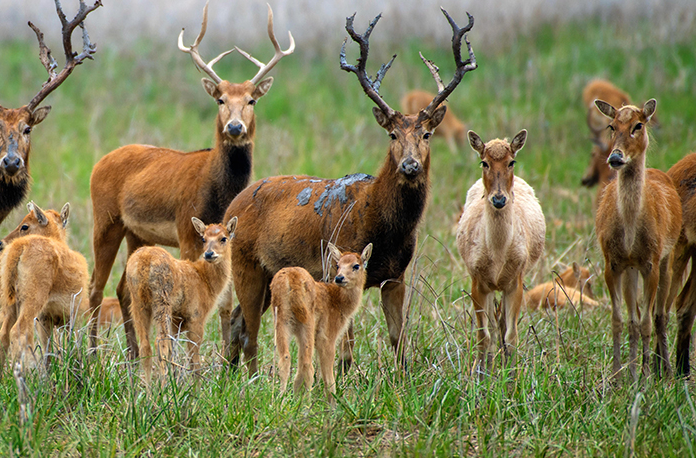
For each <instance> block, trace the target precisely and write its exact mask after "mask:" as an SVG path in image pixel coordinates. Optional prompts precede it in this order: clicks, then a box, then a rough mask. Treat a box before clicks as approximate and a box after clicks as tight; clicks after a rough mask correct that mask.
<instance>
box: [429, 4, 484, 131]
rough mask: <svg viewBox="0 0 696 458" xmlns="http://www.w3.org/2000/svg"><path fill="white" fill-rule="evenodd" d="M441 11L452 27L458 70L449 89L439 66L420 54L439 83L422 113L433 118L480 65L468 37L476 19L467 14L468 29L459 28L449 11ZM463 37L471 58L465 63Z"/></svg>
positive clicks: (453, 46) (453, 47)
mask: <svg viewBox="0 0 696 458" xmlns="http://www.w3.org/2000/svg"><path fill="white" fill-rule="evenodd" d="M440 9H441V10H442V13H443V14H444V15H445V17H446V18H447V20H448V21H449V23H450V26H452V52H453V53H454V63H455V65H456V66H457V69H456V70H455V72H454V76H453V77H452V81H450V82H449V84H448V85H447V87H445V85H444V83H443V82H442V78H440V73H439V72H440V69H439V68H437V65H435V64H434V63H433V61H431V60H428V59H426V58H425V57H423V54H421V53H418V54H420V57H421V59H422V60H423V63H425V65H426V66H427V67H428V69H429V70H430V73H431V74H432V75H433V78H434V79H435V83H437V95H436V96H435V98H434V99H433V101H432V102H430V105H428V106H427V107H426V108H425V109H424V110H423V111H422V113H425V115H426V116H428V117H430V116H432V115H433V112H434V111H435V109H437V107H438V106H440V104H441V103H442V102H444V101H445V99H446V98H447V97H448V96H449V95H450V94H451V93H452V91H454V89H455V88H456V87H457V86H458V85H459V83H460V82H461V81H462V77H463V76H464V74H465V73H467V72H469V71H471V70H475V69H476V67H478V65H477V64H476V56H475V55H474V50H473V49H471V43H469V39H468V38H467V36H466V33H467V32H469V31H470V30H471V28H472V27H473V26H474V17H473V16H472V15H471V14H469V13H466V15H467V16H469V23H468V24H467V25H466V27H464V28H459V26H457V23H456V22H454V19H452V17H451V16H450V15H449V13H447V11H446V10H445V9H444V8H440ZM462 37H463V38H464V42H466V47H467V50H468V51H469V58H468V59H467V60H465V61H463V62H462Z"/></svg>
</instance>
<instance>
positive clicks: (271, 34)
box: [235, 3, 295, 84]
mask: <svg viewBox="0 0 696 458" xmlns="http://www.w3.org/2000/svg"><path fill="white" fill-rule="evenodd" d="M266 5H267V6H268V38H270V39H271V43H272V44H273V49H275V54H274V55H273V58H272V59H271V60H270V61H268V63H267V64H264V63H263V62H261V61H260V60H258V59H256V58H255V57H253V56H252V55H251V54H249V53H248V52H246V51H242V50H241V49H239V47H237V46H235V49H236V50H237V52H239V54H241V55H242V56H244V57H246V58H247V59H249V60H250V61H251V62H253V63H254V65H256V66H257V67H259V71H258V72H257V73H256V75H254V77H253V78H252V79H251V80H250V81H251V82H252V83H253V84H258V83H259V81H261V78H263V77H264V76H266V75H267V74H268V72H270V71H271V69H272V68H273V67H275V66H276V64H277V63H278V62H280V59H282V58H283V57H285V56H289V55H290V54H292V53H293V52H295V39H294V38H293V37H292V33H291V32H290V31H289V30H288V37H289V38H290V46H288V49H286V50H285V51H283V50H282V49H280V44H279V43H278V40H277V39H276V36H275V31H274V30H273V10H272V9H271V5H269V4H268V3H266Z"/></svg>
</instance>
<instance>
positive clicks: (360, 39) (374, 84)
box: [340, 13, 396, 118]
mask: <svg viewBox="0 0 696 458" xmlns="http://www.w3.org/2000/svg"><path fill="white" fill-rule="evenodd" d="M381 17H382V14H381V13H380V14H378V15H377V17H375V18H374V19H373V20H372V22H370V25H369V26H368V27H367V30H366V31H365V33H364V34H363V35H359V34H358V33H357V32H356V31H355V29H354V28H353V20H354V19H355V13H353V15H352V16H350V17H348V18H346V31H347V32H348V35H350V37H351V38H352V39H353V41H355V42H356V43H358V44H359V45H360V57H358V65H357V67H356V66H355V65H349V64H348V62H347V61H346V43H347V42H348V38H346V39H345V40H343V46H341V55H340V62H341V68H342V69H343V70H345V71H347V72H353V73H355V74H356V76H357V77H358V81H359V82H360V85H361V86H362V88H363V91H365V94H367V96H368V97H369V98H371V99H372V101H373V102H375V104H376V105H377V106H378V107H379V109H380V110H382V112H384V114H385V115H387V116H388V117H390V118H391V117H392V116H394V114H395V113H396V112H395V111H394V110H393V109H392V108H391V107H390V106H389V105H387V102H385V101H384V99H383V98H382V96H381V95H379V87H380V85H381V84H382V79H383V78H384V75H386V74H387V70H389V68H390V67H391V65H392V63H393V62H394V59H396V54H394V55H393V56H392V58H391V60H390V61H389V62H387V63H386V64H382V66H381V67H380V69H379V71H378V72H377V75H375V80H374V81H372V79H371V78H370V77H369V76H368V74H367V72H366V71H365V64H366V63H367V54H368V52H369V50H370V34H371V33H372V29H374V27H375V25H376V24H377V21H379V19H380V18H381Z"/></svg>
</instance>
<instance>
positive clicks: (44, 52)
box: [27, 0, 102, 111]
mask: <svg viewBox="0 0 696 458" xmlns="http://www.w3.org/2000/svg"><path fill="white" fill-rule="evenodd" d="M55 3H56V12H57V13H58V17H59V18H60V23H61V26H62V35H63V49H64V51H65V67H63V69H62V70H61V71H60V73H56V68H58V64H57V63H56V60H55V59H54V58H53V56H52V55H51V50H50V49H49V48H48V46H46V43H45V42H44V35H43V33H41V30H39V28H38V27H36V26H35V25H34V24H32V23H31V22H29V27H31V29H32V30H33V31H34V33H35V34H36V39H37V40H38V42H39V59H40V60H41V63H42V64H43V66H44V68H45V69H46V72H48V80H46V82H45V83H44V84H43V85H42V86H41V90H40V91H39V92H38V93H37V94H36V95H35V96H34V98H33V99H31V101H30V102H29V103H28V104H27V108H29V110H31V111H34V109H35V108H36V107H37V106H38V105H39V104H40V103H41V102H42V101H43V100H44V99H45V98H46V97H47V96H48V94H50V93H51V92H53V91H54V90H55V89H56V88H57V87H58V86H60V85H61V84H62V83H63V81H65V80H66V78H67V77H68V76H70V74H71V73H72V71H73V70H74V69H75V67H76V66H78V65H80V64H81V63H82V62H83V61H84V60H85V59H92V54H94V53H95V52H97V45H96V44H92V43H91V42H90V41H89V34H88V33H87V29H86V28H85V24H84V20H85V18H86V17H87V15H88V14H89V13H91V12H92V11H94V10H96V9H97V8H99V7H100V6H102V3H101V0H96V1H95V2H94V5H92V6H89V7H88V6H87V5H85V2H84V0H80V9H79V11H78V12H77V14H76V15H75V17H74V18H73V20H72V21H68V19H67V18H66V17H65V13H63V7H62V6H61V4H60V0H55ZM77 26H80V27H81V28H82V52H81V53H80V54H79V55H78V54H77V53H75V52H73V50H72V41H71V38H72V33H73V31H74V30H75V28H76V27H77Z"/></svg>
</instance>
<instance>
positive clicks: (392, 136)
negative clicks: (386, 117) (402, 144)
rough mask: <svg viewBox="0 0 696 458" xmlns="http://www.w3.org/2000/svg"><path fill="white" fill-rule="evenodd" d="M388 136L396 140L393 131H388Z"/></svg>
mask: <svg viewBox="0 0 696 458" xmlns="http://www.w3.org/2000/svg"><path fill="white" fill-rule="evenodd" d="M389 138H391V139H392V140H396V134H395V133H394V132H389Z"/></svg>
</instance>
